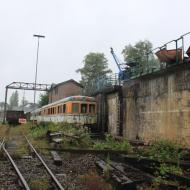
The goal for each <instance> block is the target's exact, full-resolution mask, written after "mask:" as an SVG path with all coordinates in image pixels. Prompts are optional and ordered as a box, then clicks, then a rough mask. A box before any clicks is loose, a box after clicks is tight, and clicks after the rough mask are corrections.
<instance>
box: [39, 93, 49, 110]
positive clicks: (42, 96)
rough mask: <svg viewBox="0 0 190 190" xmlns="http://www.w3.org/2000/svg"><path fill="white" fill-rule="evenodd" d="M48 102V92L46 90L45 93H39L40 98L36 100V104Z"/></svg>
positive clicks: (41, 104)
mask: <svg viewBox="0 0 190 190" xmlns="http://www.w3.org/2000/svg"><path fill="white" fill-rule="evenodd" d="M48 102H49V96H48V93H47V92H46V93H45V94H40V100H39V102H38V104H39V105H40V107H42V106H45V105H47V104H48Z"/></svg>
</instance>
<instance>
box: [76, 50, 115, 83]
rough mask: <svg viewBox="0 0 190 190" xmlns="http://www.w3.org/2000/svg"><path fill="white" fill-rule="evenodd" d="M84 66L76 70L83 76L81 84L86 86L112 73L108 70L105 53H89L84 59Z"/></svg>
mask: <svg viewBox="0 0 190 190" xmlns="http://www.w3.org/2000/svg"><path fill="white" fill-rule="evenodd" d="M83 63H84V66H83V68H80V69H78V70H76V72H77V73H80V74H81V81H80V82H81V84H83V85H84V84H86V83H88V82H89V81H90V80H92V79H95V78H97V77H98V76H102V75H106V74H108V73H111V72H112V71H111V70H110V69H108V60H107V59H106V58H105V55H104V54H103V53H89V54H87V55H86V56H85V58H84V61H83Z"/></svg>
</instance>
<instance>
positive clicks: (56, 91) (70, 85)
mask: <svg viewBox="0 0 190 190" xmlns="http://www.w3.org/2000/svg"><path fill="white" fill-rule="evenodd" d="M82 92H83V86H82V85H81V84H80V83H78V82H76V81H75V80H73V79H70V80H67V81H64V82H61V83H58V84H55V85H52V87H51V89H50V90H49V92H48V96H49V103H52V102H55V101H57V100H60V99H62V98H66V97H68V96H75V95H82Z"/></svg>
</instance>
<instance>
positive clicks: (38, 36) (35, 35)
mask: <svg viewBox="0 0 190 190" xmlns="http://www.w3.org/2000/svg"><path fill="white" fill-rule="evenodd" d="M33 37H36V38H38V45H37V56H36V72H35V80H34V108H35V103H36V82H37V74H38V55H39V42H40V38H45V36H42V35H37V34H34V35H33Z"/></svg>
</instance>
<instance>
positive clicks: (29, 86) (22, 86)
mask: <svg viewBox="0 0 190 190" xmlns="http://www.w3.org/2000/svg"><path fill="white" fill-rule="evenodd" d="M50 88H51V85H50V84H35V83H27V82H12V83H11V84H9V85H7V86H6V87H5V104H4V116H3V123H5V118H6V112H7V96H8V89H18V90H36V91H48V90H49V89H50Z"/></svg>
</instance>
